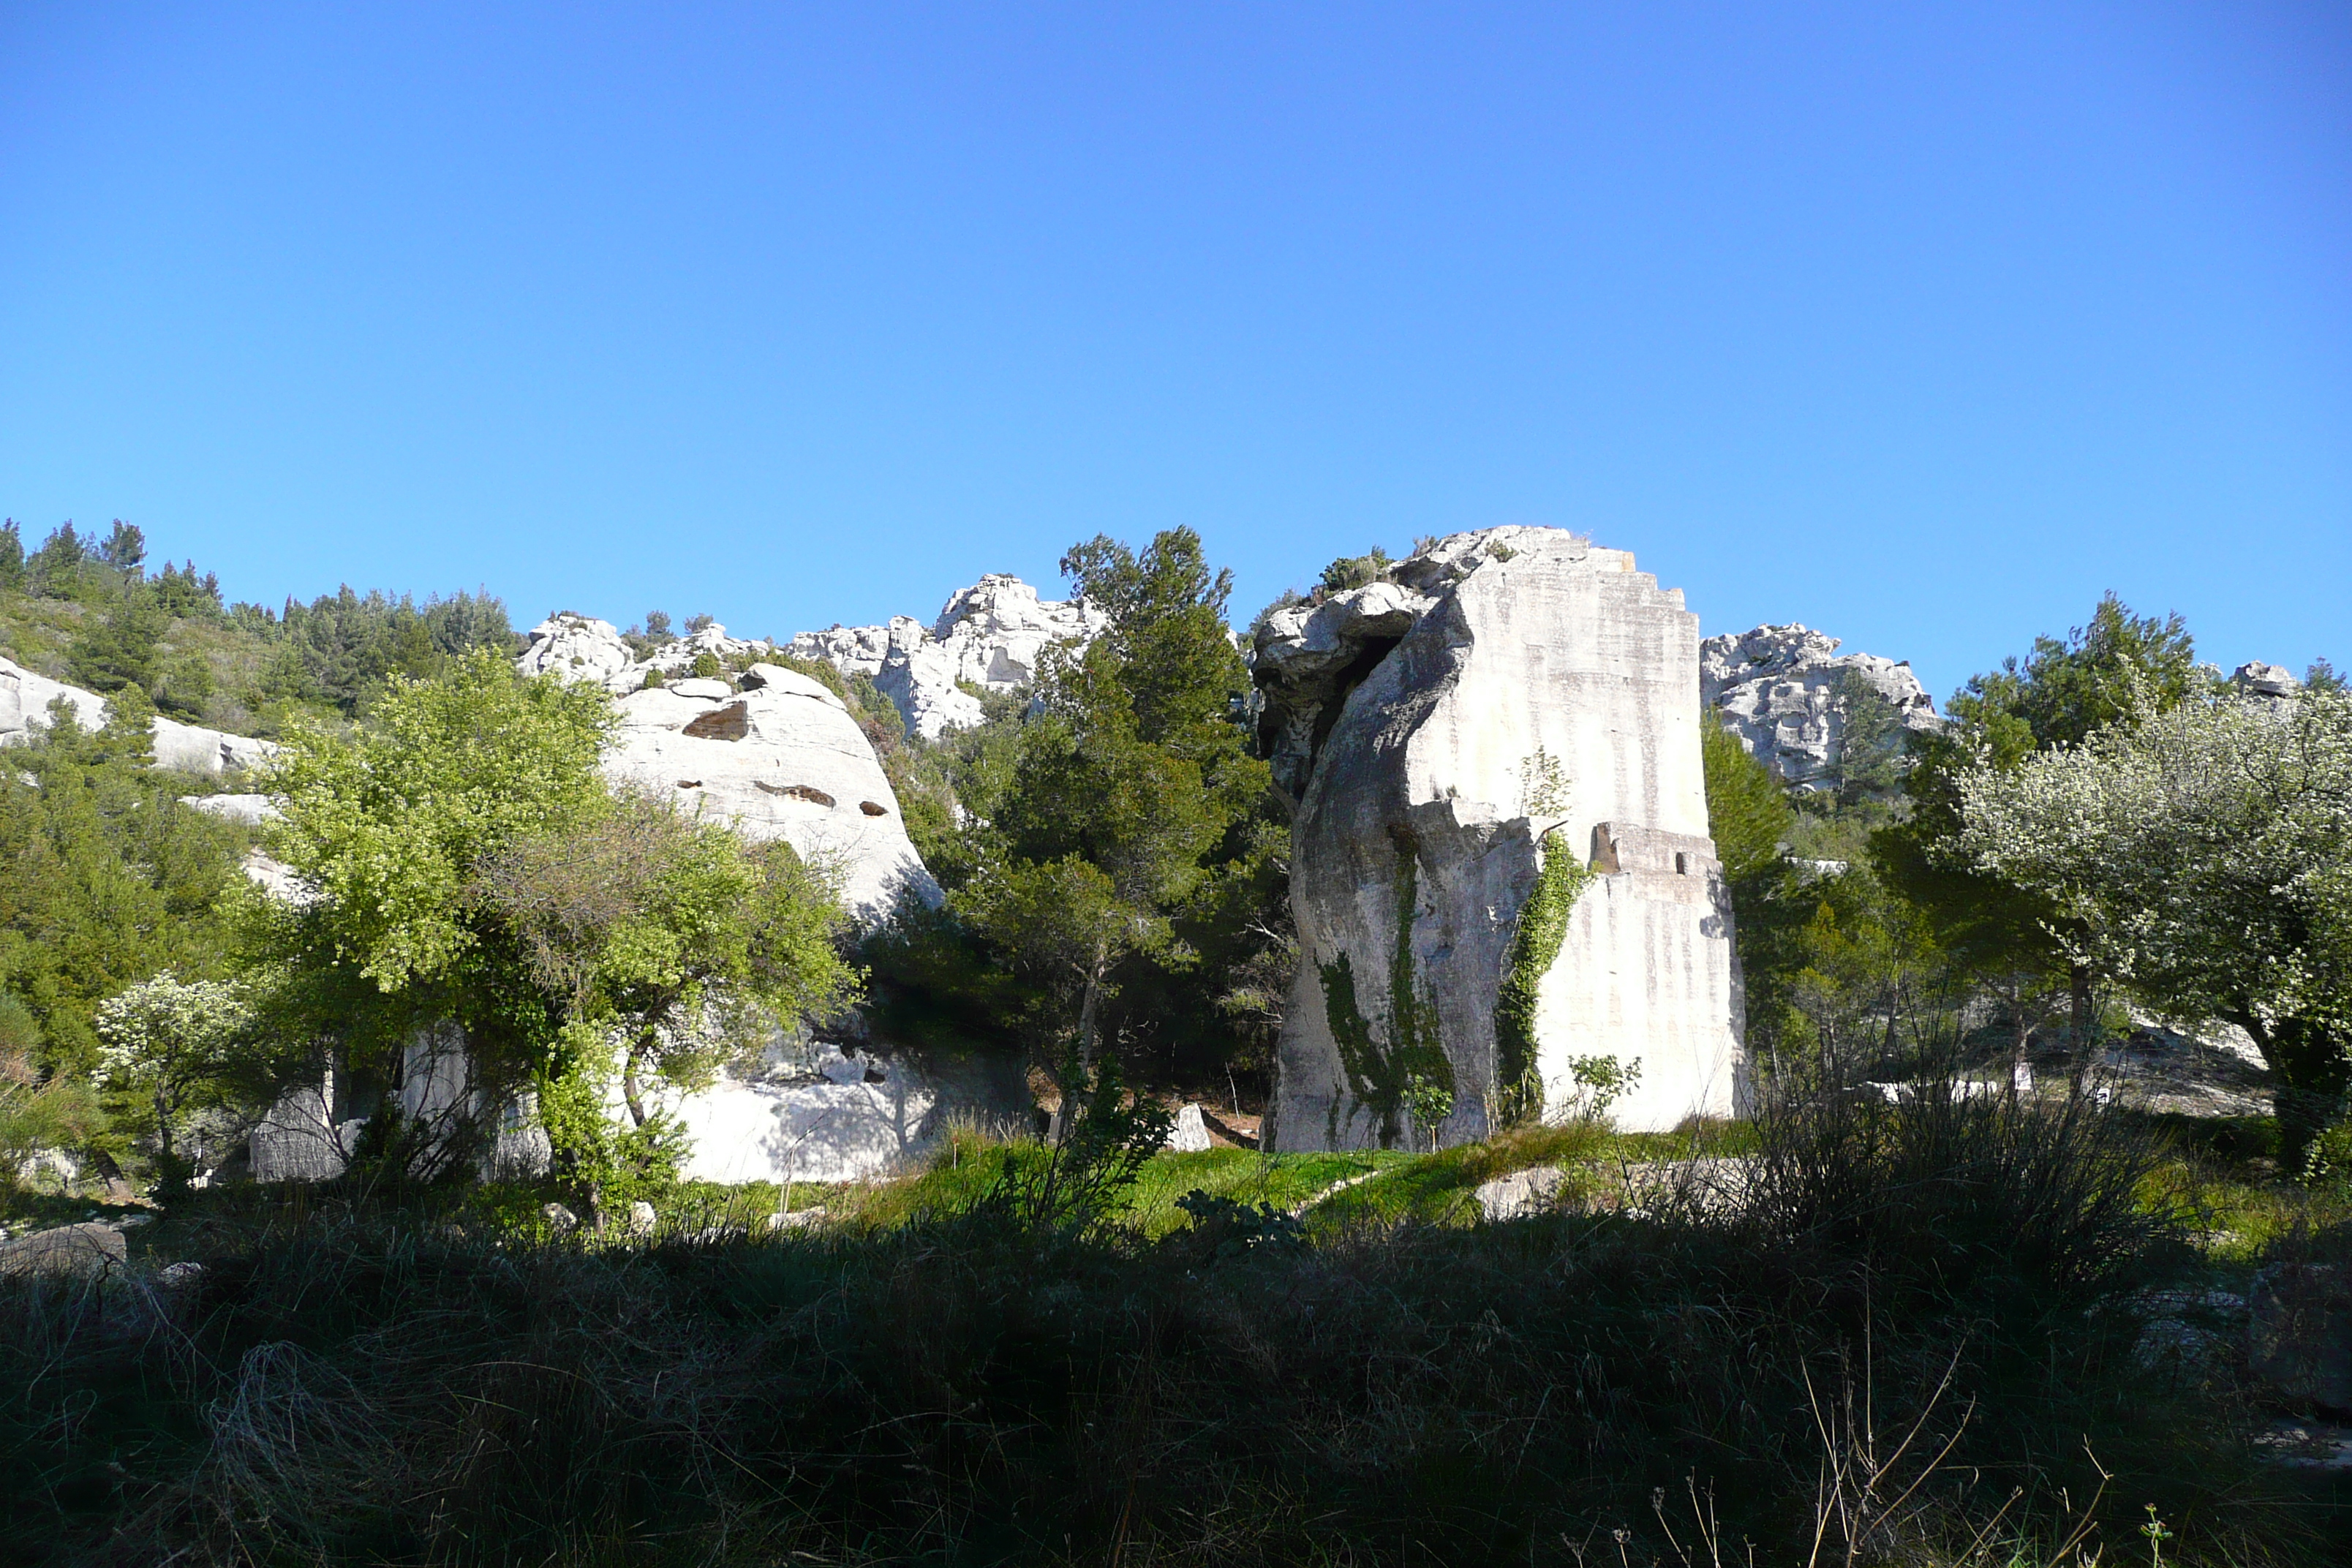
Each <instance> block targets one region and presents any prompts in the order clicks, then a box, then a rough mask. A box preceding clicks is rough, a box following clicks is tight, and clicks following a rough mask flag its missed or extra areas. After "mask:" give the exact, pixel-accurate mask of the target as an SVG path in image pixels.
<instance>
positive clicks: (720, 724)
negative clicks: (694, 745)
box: [684, 702, 751, 741]
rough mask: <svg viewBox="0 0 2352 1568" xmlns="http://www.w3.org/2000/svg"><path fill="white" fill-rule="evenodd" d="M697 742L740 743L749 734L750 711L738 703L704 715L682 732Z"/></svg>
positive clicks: (731, 703) (732, 703)
mask: <svg viewBox="0 0 2352 1568" xmlns="http://www.w3.org/2000/svg"><path fill="white" fill-rule="evenodd" d="M684 732H685V733H687V734H688V735H691V736H693V737H694V738H695V739H696V740H698V741H740V740H741V739H742V738H743V737H744V736H746V735H748V734H750V733H751V711H750V710H748V709H747V708H745V707H744V705H743V704H742V703H740V702H730V703H729V704H728V705H727V706H726V707H724V708H720V709H718V710H714V711H712V712H709V713H705V714H704V715H703V716H702V717H701V718H699V719H697V720H696V721H694V722H693V723H691V724H688V726H687V727H686V730H685V731H684Z"/></svg>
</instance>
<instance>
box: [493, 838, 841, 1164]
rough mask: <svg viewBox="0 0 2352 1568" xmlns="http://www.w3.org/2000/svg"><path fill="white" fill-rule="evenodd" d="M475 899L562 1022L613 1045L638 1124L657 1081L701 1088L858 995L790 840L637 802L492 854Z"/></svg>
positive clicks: (832, 918)
mask: <svg viewBox="0 0 2352 1568" xmlns="http://www.w3.org/2000/svg"><path fill="white" fill-rule="evenodd" d="M473 896H474V898H475V899H476V900H478V901H479V902H481V903H482V904H484V905H485V906H487V908H488V909H489V910H491V911H493V912H494V913H495V914H496V915H497V917H498V918H499V920H500V921H502V922H503V924H504V925H505V926H506V927H507V928H508V929H509V930H510V931H513V932H515V933H516V934H517V935H519V936H520V938H521V940H522V943H523V948H524V951H525V952H526V954H527V955H528V958H529V962H530V971H531V974H532V977H533V979H534V980H535V981H536V982H537V984H538V985H539V987H540V989H541V991H542V992H543V993H545V994H548V995H550V996H551V997H553V998H554V999H555V1001H556V1005H557V1007H558V1010H559V1012H560V1013H561V1015H562V1018H563V1021H564V1022H565V1023H566V1024H567V1025H569V1024H586V1025H590V1026H593V1027H594V1028H596V1029H597V1030H598V1031H600V1032H601V1033H603V1034H604V1035H606V1036H609V1037H617V1038H618V1040H619V1041H620V1048H621V1061H620V1064H619V1072H620V1083H621V1089H622V1092H623V1095H624V1098H625V1103H626V1105H627V1107H628V1110H629V1115H630V1118H631V1120H632V1121H633V1122H634V1123H635V1125H636V1126H638V1127H644V1126H645V1125H646V1123H647V1121H648V1119H649V1112H648V1110H647V1103H646V1095H645V1092H644V1090H645V1086H646V1079H647V1078H648V1077H649V1075H651V1074H652V1073H655V1072H660V1073H662V1074H663V1075H665V1076H667V1077H669V1078H671V1079H676V1080H678V1081H682V1082H686V1083H698V1082H701V1081H703V1080H704V1079H706V1078H707V1075H708V1073H709V1070H710V1069H711V1068H714V1067H715V1066H716V1065H717V1064H718V1058H719V1056H720V1055H722V1054H724V1053H725V1052H726V1051H727V1050H728V1049H729V1047H731V1046H734V1045H738V1044H740V1042H741V1041H743V1040H745V1039H747V1038H751V1037H763V1036H765V1035H766V1034H769V1033H772V1031H773V1029H774V1028H775V1027H776V1026H778V1025H779V1024H780V1023H781V1024H782V1025H785V1026H789V1025H790V1024H791V1023H792V1022H793V1021H794V1020H796V1019H798V1018H799V1017H801V1016H804V1015H818V1016H822V1015H824V1014H828V1013H831V1012H834V1011H836V1010H837V1009H838V1008H840V1007H841V1006H842V1005H844V1004H845V1003H846V1002H847V1001H848V1000H850V999H851V997H852V996H853V994H854V993H855V989H856V975H855V973H854V972H852V971H851V970H850V969H849V968H848V967H847V966H846V965H845V963H843V962H842V960H841V958H840V956H839V952H838V951H837V948H836V945H835V941H836V938H837V937H838V936H839V934H840V933H841V931H842V928H843V924H844V916H843V914H842V910H841V906H840V902H839V900H838V899H837V897H836V896H835V891H834V889H832V888H831V887H830V886H828V885H827V884H826V882H825V881H824V879H823V878H822V877H820V876H818V875H817V874H815V873H814V872H813V871H812V870H811V869H810V868H808V867H807V866H806V865H804V864H803V862H802V860H801V858H800V857H799V856H798V855H796V854H794V853H793V848H792V847H791V846H790V845H788V844H784V843H781V842H778V843H772V844H768V845H765V846H761V847H758V848H756V849H753V848H750V847H746V846H745V845H744V844H743V842H742V841H741V840H740V838H738V837H736V835H735V834H734V833H733V832H732V831H731V830H730V829H729V828H727V827H724V826H718V825H715V824H709V823H696V822H690V821H688V820H687V819H686V818H685V817H683V816H679V815H678V813H677V810H676V809H675V808H673V807H672V806H671V805H669V804H668V803H667V802H666V801H660V800H656V799H653V798H650V797H648V796H646V795H641V794H636V793H634V792H632V793H625V794H621V795H614V796H611V797H609V798H608V799H607V800H606V801H604V802H603V803H601V804H600V805H598V806H597V807H595V808H594V809H593V810H591V811H590V812H588V813H587V814H586V815H585V819H584V820H574V821H571V822H567V823H566V824H564V825H563V826H562V830H561V831H559V832H551V833H541V834H535V835H532V836H531V837H527V838H525V839H524V840H522V841H521V842H520V843H518V844H516V845H515V846H513V847H511V848H510V849H509V850H507V851H506V852H504V853H502V854H500V855H498V856H495V857H493V858H490V859H489V860H488V861H487V862H486V863H485V864H484V865H483V866H482V867H481V868H480V870H479V871H478V874H477V877H476V880H475V883H474V889H473ZM730 1024H731V1025H732V1027H730Z"/></svg>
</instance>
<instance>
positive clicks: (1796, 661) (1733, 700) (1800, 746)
mask: <svg viewBox="0 0 2352 1568" xmlns="http://www.w3.org/2000/svg"><path fill="white" fill-rule="evenodd" d="M1838 647H1839V644H1838V639H1837V638H1835V637H1825V636H1823V635H1822V633H1820V632H1817V631H1813V630H1811V629H1810V628H1809V627H1805V626H1758V627H1757V628H1756V629H1755V630H1753V631H1747V632H1741V633H1739V634H1738V635H1737V636H1728V637H1709V638H1707V639H1706V641H1705V642H1703V643H1701V644H1699V697H1700V700H1702V701H1704V702H1705V703H1706V705H1707V706H1708V707H1710V708H1713V709H1714V710H1716V712H1717V714H1718V715H1720V716H1721V719H1722V721H1723V723H1724V725H1725V727H1726V728H1727V729H1728V730H1730V731H1731V732H1732V733H1733V734H1735V735H1737V736H1738V737H1739V740H1740V743H1741V744H1743V745H1745V746H1746V747H1747V748H1748V751H1749V752H1750V753H1752V754H1753V755H1755V756H1756V757H1758V758H1759V759H1761V760H1762V762H1763V763H1764V764H1765V765H1766V766H1767V767H1769V768H1770V769H1771V770H1772V771H1773V772H1774V773H1778V774H1779V775H1780V778H1781V779H1782V780H1783V781H1784V782H1786V783H1788V784H1790V785H1792V786H1793V787H1795V788H1797V789H1800V790H1808V791H1814V790H1829V791H1834V790H1836V789H1838V788H1839V787H1840V786H1841V785H1842V784H1843V783H1844V782H1845V775H1844V773H1843V763H1844V760H1845V746H1846V737H1847V731H1849V729H1850V728H1851V727H1852V725H1853V719H1854V713H1855V709H1856V706H1857V704H1858V703H1860V702H1863V701H1866V700H1869V699H1868V697H1867V696H1865V695H1864V693H1868V694H1874V695H1875V696H1877V697H1880V698H1884V699H1885V701H1886V703H1887V705H1888V706H1889V707H1890V708H1891V709H1892V710H1893V718H1894V721H1895V725H1897V726H1899V727H1900V728H1901V729H1902V730H1905V731H1934V730H1936V729H1937V728H1939V727H1941V725H1942V723H1943V721H1942V720H1941V719H1939V718H1937V715H1936V704H1935V701H1934V700H1933V699H1931V698H1930V697H1929V696H1928V695H1927V689H1926V688H1925V687H1923V686H1921V685H1920V684H1919V679H1918V677H1916V676H1915V675H1913V674H1912V673H1911V666H1910V665H1909V664H1907V663H1904V662H1900V661H1897V660H1895V659H1890V658H1879V657H1878V656H1877V655H1875V654H1868V653H1847V654H1841V653H1839V652H1838V651H1837V650H1838Z"/></svg>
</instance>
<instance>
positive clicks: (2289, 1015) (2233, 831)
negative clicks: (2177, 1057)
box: [1957, 691, 2352, 1163]
mask: <svg viewBox="0 0 2352 1568" xmlns="http://www.w3.org/2000/svg"><path fill="white" fill-rule="evenodd" d="M1957 783H1958V792H1959V795H1960V798H1961V804H1962V814H1963V826H1962V828H1961V831H1960V833H1959V834H1958V840H1957V848H1958V851H1959V852H1960V853H1962V854H1965V855H1967V856H1968V857H1969V859H1970V861H1971V862H1972V864H1973V866H1974V868H1976V869H1978V870H1979V871H1980V872H1983V873H1987V874H1990V875H1993V876H1998V877H2000V878H2003V879H2008V880H2011V881H2013V882H2015V883H2017V884H2018V885H2020V886H2022V887H2024V888H2026V889H2030V890H2031V891H2032V892H2033V893H2034V894H2036V895H2037V896H2039V897H2042V898H2043V899H2046V900H2049V902H2050V904H2051V906H2052V907H2053V909H2054V910H2056V911H2057V913H2058V915H2059V916H2060V917H2061V919H2062V921H2063V926H2062V928H2061V929H2062V931H2063V933H2064V935H2065V939H2066V941H2067V943H2068V956H2069V957H2071V958H2073V959H2074V960H2075V961H2076V962H2078V963H2085V964H2088V965H2091V966H2094V967H2095V968H2097V969H2098V970H2100V971H2101V972H2103V973H2108V974H2111V975H2114V976H2115V977H2116V979H2117V980H2118V981H2119V982H2120V983H2122V984H2125V985H2126V986H2128V987H2129V988H2130V989H2131V990H2132V991H2133V992H2134V993H2135V994H2137V995H2138V996H2139V997H2140V998H2141V999H2142V1000H2143V1001H2145V1002H2146V1003H2147V1004H2148V1005H2151V1006H2153V1007H2155V1008H2156V1009H2158V1011H2160V1012H2163V1013H2166V1014H2168V1015H2172V1016H2187V1017H2222V1018H2227V1019H2229V1020H2231V1022H2233V1023H2236V1024H2238V1025H2239V1026H2241V1027H2242V1028H2244V1029H2245V1030H2246V1031H2247V1033H2248V1034H2250V1035H2252V1037H2253V1038H2254V1040H2255V1041H2256V1043H2257V1044H2258V1045H2260V1046H2261V1047H2262V1048H2263V1056H2264V1058H2265V1059H2266V1060H2267V1061H2268V1062H2269V1063H2270V1065H2271V1067H2272V1068H2273V1070H2274V1071H2276V1072H2277V1074H2278V1075H2279V1078H2280V1079H2281V1081H2282V1083H2283V1084H2284V1093H2282V1095H2281V1096H2280V1104H2279V1116H2280V1124H2281V1128H2282V1131H2284V1133H2285V1135H2286V1152H2287V1154H2288V1156H2289V1159H2290V1162H2291V1163H2295V1162H2299V1161H2300V1159H2301V1157H2302V1154H2303V1151H2304V1146H2305V1143H2306V1142H2308V1141H2309V1139H2310V1138H2311V1137H2312V1135H2313V1134H2314V1133H2315V1131H2317V1130H2318V1129H2319V1127H2320V1126H2321V1125H2322V1124H2323V1123H2324V1122H2325V1121H2326V1120H2327V1119H2328V1118H2329V1117H2330V1116H2331V1115H2332V1114H2334V1113H2335V1111H2336V1108H2337V1106H2338V1105H2339V1104H2340V1103H2341V1102H2342V1100H2343V1098H2344V1095H2345V1091H2346V1089H2347V1084H2352V698H2347V697H2346V696H2345V695H2343V694H2341V693H2337V692H2331V691H2306V692H2305V693H2303V694H2302V695H2301V696H2299V697H2297V698H2295V699H2294V700H2292V701H2289V702H2287V703H2284V704H2278V705H2273V704H2272V703H2269V702H2264V701H2260V700H2240V699H2238V698H2235V697H2233V696H2222V697H2215V698H2210V699H2205V700H2194V701H2184V702H2181V703H2179V704H2178V705H2176V706H2174V707H2173V708H2171V709H2169V710H2161V711H2148V710H2139V711H2137V712H2135V713H2133V714H2132V715H2130V718H2129V721H2127V722H2123V723H2117V724H2113V725H2110V726H2109V727H2107V728H2106V729H2105V730H2101V731H2096V732H2095V733H2094V734H2093V735H2092V736H2091V737H2090V739H2089V741H2088V742H2086V743H2084V744H2082V745H2079V746H2074V747H2071V748H2067V749H2063V750H2053V751H2049V752H2041V753H2039V754H2037V755H2035V756H2033V757H2032V758H2030V759H2028V760H2026V761H2024V762H2021V763H2018V764H2016V765H2014V766H2011V767H2001V766H1999V765H1996V764H1994V763H1991V762H1990V761H1988V762H1986V763H1982V764H1980V765H1979V766H1978V767H1977V768H1975V769H1973V770H1970V771H1969V772H1967V773H1963V774H1961V775H1960V776H1959V778H1958V781H1957Z"/></svg>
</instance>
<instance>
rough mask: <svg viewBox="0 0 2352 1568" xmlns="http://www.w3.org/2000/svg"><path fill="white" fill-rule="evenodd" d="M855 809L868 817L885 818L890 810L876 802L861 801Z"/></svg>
mask: <svg viewBox="0 0 2352 1568" xmlns="http://www.w3.org/2000/svg"><path fill="white" fill-rule="evenodd" d="M857 809H858V810H860V811H862V812H864V813H865V814H866V816H889V815H890V808H889V807H888V806H887V805H883V804H882V803H881V802H880V801H878V800H861V801H859V802H858V803H857Z"/></svg>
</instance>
